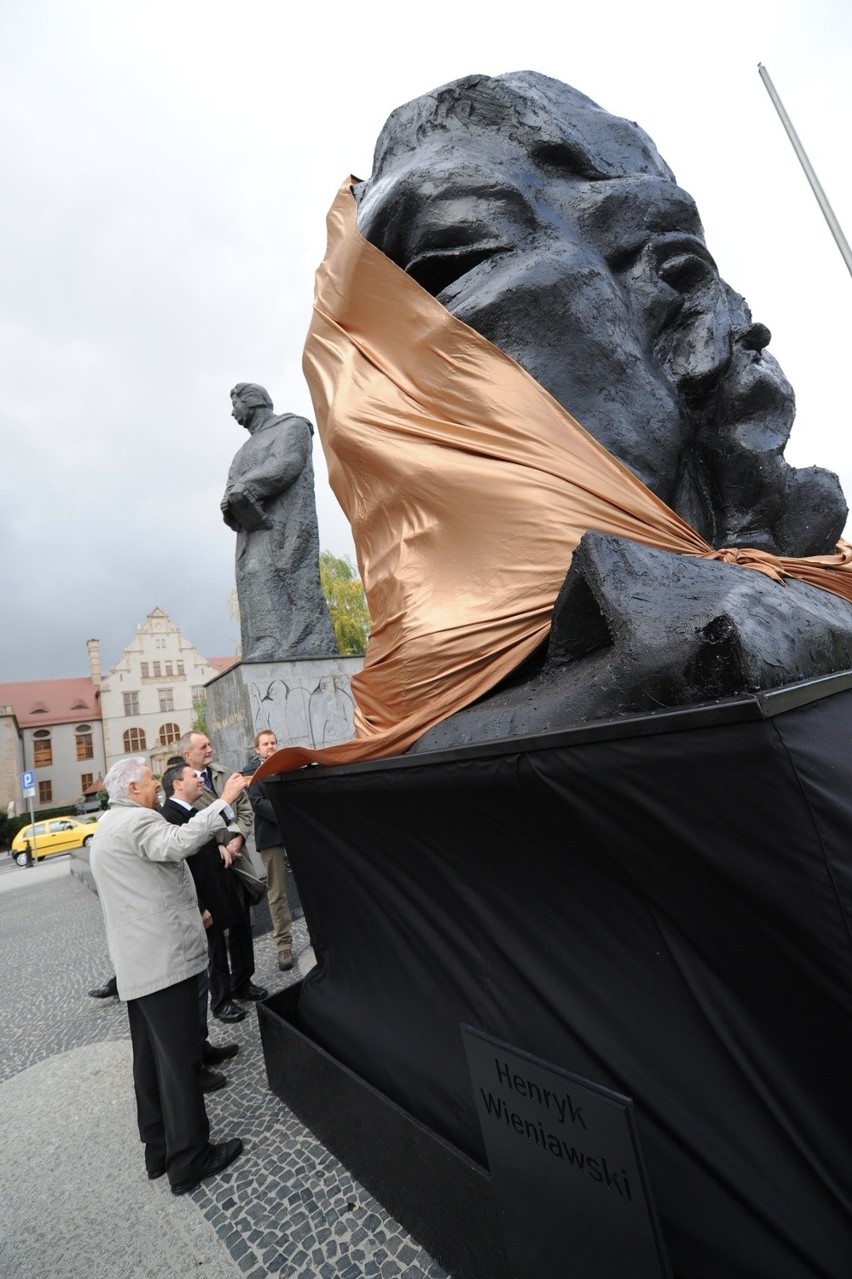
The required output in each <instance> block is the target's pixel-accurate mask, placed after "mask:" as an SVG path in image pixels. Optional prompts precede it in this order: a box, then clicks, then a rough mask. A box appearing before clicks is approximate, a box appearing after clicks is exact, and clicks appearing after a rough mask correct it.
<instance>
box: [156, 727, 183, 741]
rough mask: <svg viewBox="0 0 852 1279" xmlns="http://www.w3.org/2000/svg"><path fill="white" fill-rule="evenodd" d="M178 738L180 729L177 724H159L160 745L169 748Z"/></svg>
mask: <svg viewBox="0 0 852 1279" xmlns="http://www.w3.org/2000/svg"><path fill="white" fill-rule="evenodd" d="M179 737H180V727H179V725H177V724H161V725H160V745H161V746H171V744H172V742H176V741H177V740H178V738H179Z"/></svg>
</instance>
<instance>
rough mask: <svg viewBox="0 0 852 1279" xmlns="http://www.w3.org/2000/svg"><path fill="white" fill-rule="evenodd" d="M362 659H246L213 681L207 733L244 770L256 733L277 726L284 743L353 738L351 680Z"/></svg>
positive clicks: (227, 760)
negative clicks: (259, 660) (271, 660)
mask: <svg viewBox="0 0 852 1279" xmlns="http://www.w3.org/2000/svg"><path fill="white" fill-rule="evenodd" d="M363 664H364V659H363V658H362V657H341V656H340V655H334V656H330V657H290V658H285V659H283V660H282V661H278V662H240V663H239V664H238V665H237V666H232V667H231V669H230V670H228V671H225V673H224V674H223V675H219V676H217V678H216V679H214V680H212V681H211V682H210V683H209V684H208V685H207V731H208V733H209V735H210V740H211V741H212V742H213V745H214V748H215V751H216V759H217V760H218V761H219V762H220V763H221V764H222V765H223V766H224V767H225V768H229V769H241V768H244V767H245V765H246V763H247V762H248V760H250V759H251V757H252V756H253V755H254V753H255V752H254V746H253V742H254V737H255V734H256V733H259V732H260V731H261V729H271V730H272V732H273V733H274V734H275V736H276V737H277V738H278V745H279V746H310V747H314V748H317V749H319V748H320V747H323V746H332V745H334V744H335V743H336V742H344V741H348V739H349V738H351V737H352V736H353V727H352V715H353V711H354V708H355V703H354V700H353V698H352V694H351V693H350V691H349V682H350V680H351V678H352V676H353V675H355V674H357V673H358V671H360V669H361V667H362V666H363Z"/></svg>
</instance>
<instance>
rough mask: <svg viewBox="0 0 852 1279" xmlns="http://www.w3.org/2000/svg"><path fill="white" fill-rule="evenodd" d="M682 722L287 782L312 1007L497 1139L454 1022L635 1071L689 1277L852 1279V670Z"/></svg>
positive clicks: (393, 1093)
mask: <svg viewBox="0 0 852 1279" xmlns="http://www.w3.org/2000/svg"><path fill="white" fill-rule="evenodd" d="M672 722H673V723H675V724H676V726H678V731H665V732H661V733H657V734H656V735H650V736H644V735H643V736H634V737H629V736H628V737H624V736H622V737H620V738H617V739H614V740H603V741H600V740H599V741H588V740H585V741H584V740H582V739H581V740H579V741H575V742H573V743H572V744H565V743H562V744H560V743H559V741H558V740H554V744H553V745H542V744H538V745H537V746H536V747H535V748H534V749H525V746H524V743H523V742H518V743H517V748H516V749H515V748H514V746H513V748H512V749H511V750H510V751H508V752H506V751H505V748H504V751H503V753H500V752H496V751H492V752H491V753H489V748H488V747H481V748H479V749H478V750H475V749H471V750H470V751H464V752H457V753H456V754H455V757H453V758H439V757H436V758H435V759H433V760H430V759H429V757H428V756H421V757H419V758H418V759H416V760H415V759H413V758H412V759H408V760H405V759H402V760H391V761H387V762H382V763H381V764H380V765H376V764H373V765H367V766H364V765H361V766H354V767H351V768H348V769H340V768H339V769H334V770H321V769H314V770H310V771H307V772H303V773H300V774H295V775H291V776H290V777H287V778H284V779H281V780H280V781H279V782H276V783H274V784H271V785H270V787H269V790H270V793H271V795H272V797H273V802H274V803H275V806H276V809H277V811H278V815H279V820H280V822H281V825H282V828H283V829H284V831H285V836H286V842H287V848H288V851H289V854H290V858H291V861H292V864H293V868H294V871H295V874H296V876H297V878H298V882H299V888H300V892H301V896H302V901H303V904H304V907H305V914H306V917H307V921H308V924H309V927H310V931H311V936H312V938H313V941H314V945H315V949H316V952H317V956H318V959H319V961H320V965H319V967H318V969H317V970H315V972H314V973H313V974H312V975H311V976H310V977H309V978H308V980H307V981H306V982H305V983H304V988H303V992H302V996H301V999H300V1003H299V1017H300V1022H301V1025H302V1028H303V1029H304V1030H305V1031H306V1032H307V1033H308V1034H310V1035H311V1037H312V1038H314V1039H315V1040H316V1041H317V1042H318V1043H320V1044H321V1045H322V1046H323V1047H324V1048H325V1049H326V1050H328V1051H329V1052H331V1053H332V1054H333V1055H334V1056H335V1057H337V1058H338V1059H339V1060H341V1061H342V1062H343V1063H345V1064H346V1065H347V1066H348V1067H349V1068H350V1069H352V1070H354V1071H355V1072H357V1073H358V1074H359V1075H361V1076H362V1077H363V1078H365V1079H366V1080H367V1081H369V1082H370V1083H371V1084H373V1085H374V1086H376V1087H377V1088H379V1089H381V1090H382V1091H383V1092H384V1093H385V1094H386V1095H388V1096H389V1097H391V1098H392V1099H393V1100H394V1101H396V1102H398V1103H399V1104H401V1105H402V1106H404V1107H405V1108H406V1109H407V1110H409V1111H410V1112H411V1113H413V1114H414V1115H415V1116H417V1117H418V1118H419V1119H421V1120H422V1121H424V1122H425V1123H427V1124H428V1125H429V1126H430V1127H432V1128H433V1129H434V1130H435V1131H437V1132H438V1133H439V1134H441V1135H442V1136H443V1137H445V1138H447V1139H448V1140H450V1141H451V1142H453V1143H454V1144H455V1145H457V1146H458V1147H460V1148H461V1149H462V1150H464V1151H466V1152H467V1153H469V1154H471V1155H473V1156H474V1157H475V1158H478V1159H480V1160H483V1152H482V1147H481V1139H480V1133H479V1128H478V1124H477V1120H476V1115H475V1111H474V1107H473V1098H472V1094H471V1088H470V1082H469V1078H468V1075H467V1070H466V1066H465V1060H464V1054H463V1050H462V1043H461V1036H460V1032H459V1024H460V1023H461V1022H467V1023H469V1024H471V1025H473V1026H476V1027H479V1028H481V1029H482V1030H485V1031H487V1032H489V1033H490V1034H492V1035H495V1036H497V1037H498V1038H500V1039H503V1040H505V1041H507V1042H508V1043H510V1044H513V1045H515V1046H517V1047H518V1048H521V1049H524V1050H526V1051H528V1052H530V1053H533V1054H535V1055H537V1056H539V1057H542V1058H544V1059H545V1060H548V1061H552V1062H554V1063H556V1064H557V1065H560V1066H562V1067H564V1068H566V1069H568V1070H570V1071H573V1072H575V1073H577V1074H579V1075H581V1076H584V1077H586V1078H589V1079H591V1080H594V1081H597V1082H599V1083H601V1084H604V1085H607V1086H608V1087H611V1088H614V1089H616V1090H617V1091H619V1092H621V1093H624V1094H626V1095H627V1096H629V1097H632V1098H633V1099H634V1101H635V1105H636V1110H637V1118H638V1123H639V1131H640V1138H641V1141H642V1144H643V1149H644V1153H645V1156H646V1162H647V1167H648V1172H649V1177H650V1182H651V1187H652V1192H653V1195H654V1198H655V1201H656V1204H657V1207H658V1210H659V1213H660V1216H661V1220H662V1229H663V1235H664V1237H665V1240H666V1245H667V1247H668V1249H669V1252H670V1255H671V1259H672V1264H673V1267H674V1271H675V1274H676V1275H677V1276H679V1279H710V1277H711V1276H712V1279H723V1277H724V1279H755V1277H758V1276H759V1277H760V1279H821V1277H823V1276H825V1277H828V1276H831V1277H832V1279H849V1276H850V1275H852V1193H850V1182H852V1171H850V1170H851V1169H852V1163H850V1140H849V1137H850V1119H849V1116H850V1103H849V1093H850V1088H852V937H850V915H852V867H850V860H851V859H852V786H850V781H852V776H850V774H852V762H850V751H849V742H850V724H851V723H852V692H841V693H838V694H836V695H834V696H831V697H827V698H825V699H824V700H822V701H817V702H813V703H811V704H810V705H807V706H804V707H802V708H800V709H796V710H791V711H788V712H786V713H784V714H781V715H777V716H775V717H774V718H767V719H757V720H755V721H752V722H733V723H730V722H729V723H721V724H717V725H716V726H713V727H703V728H689V727H686V726H685V725H687V724H688V723H689V721H688V719H687V720H684V719H682V718H681V719H677V718H676V717H675V718H674V719H673V720H672ZM580 1279H581V1277H580Z"/></svg>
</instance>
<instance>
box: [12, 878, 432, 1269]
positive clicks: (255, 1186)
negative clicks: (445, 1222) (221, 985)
mask: <svg viewBox="0 0 852 1279" xmlns="http://www.w3.org/2000/svg"><path fill="white" fill-rule="evenodd" d="M61 861H62V863H64V865H65V866H66V867H67V866H68V861H67V859H65V858H62V859H61ZM44 870H47V871H48V873H47V874H44ZM9 876H15V879H14V880H12V879H10V878H9ZM295 931H296V938H297V942H298V944H299V945H302V944H306V941H307V938H306V933H305V928H304V924H303V923H302V922H301V921H299V922H298V923H297V924H296V930H295ZM255 955H256V962H257V973H256V976H255V980H256V981H257V982H259V983H260V984H262V985H264V986H267V987H268V988H269V989H270V990H275V989H279V988H280V987H281V985H283V984H284V982H285V981H287V982H289V981H292V980H297V979H298V975H297V974H296V973H294V974H289V973H288V974H280V973H279V972H278V969H277V965H276V963H275V955H274V948H273V945H272V939H271V937H270V936H266V937H260V938H258V939H257V940H256V943H255ZM0 971H2V973H3V996H2V1003H0V1009H2V1015H1V1016H0V1205H2V1207H0V1274H2V1275H3V1276H7V1275H8V1276H10V1279H11V1276H17V1275H26V1276H27V1279H83V1276H86V1279H89V1276H96V1277H100V1276H102V1277H104V1279H111V1277H116V1279H117V1277H119V1276H120V1277H121V1279H138V1277H141V1276H146V1277H147V1276H148V1275H150V1276H152V1277H153V1276H159V1277H160V1279H162V1277H163V1276H169V1279H183V1276H184V1275H186V1276H189V1275H190V1274H193V1275H199V1274H200V1275H202V1276H206V1277H207V1279H235V1277H236V1276H245V1277H246V1279H265V1277H266V1276H268V1275H280V1276H285V1277H286V1279H315V1277H316V1279H361V1277H362V1276H363V1277H364V1279H368V1277H369V1279H373V1277H375V1279H398V1277H403V1276H404V1277H405V1279H446V1275H445V1272H444V1271H443V1270H442V1269H441V1268H440V1267H439V1266H438V1265H437V1264H436V1263H435V1262H434V1261H433V1260H432V1259H431V1258H430V1257H429V1256H428V1255H427V1254H426V1253H425V1252H424V1251H423V1250H422V1249H421V1248H420V1247H419V1246H417V1245H416V1244H415V1243H414V1242H413V1241H412V1240H411V1238H410V1237H409V1236H408V1235H407V1234H406V1233H405V1231H404V1230H403V1229H402V1227H401V1226H399V1224H398V1223H397V1222H395V1221H394V1220H393V1219H392V1218H390V1217H388V1215H387V1213H386V1212H385V1211H384V1209H383V1208H382V1207H381V1206H380V1205H379V1204H378V1203H377V1202H376V1201H375V1200H374V1199H372V1198H371V1197H370V1196H369V1195H368V1194H367V1193H366V1191H364V1190H363V1189H362V1188H361V1187H360V1186H359V1185H358V1183H357V1182H355V1181H354V1179H353V1178H352V1177H351V1176H350V1175H349V1173H348V1172H347V1171H346V1169H345V1168H343V1167H342V1166H341V1165H340V1164H339V1163H338V1162H337V1161H336V1160H335V1159H334V1158H333V1157H332V1156H331V1155H330V1154H329V1153H328V1151H327V1150H326V1149H325V1148H324V1147H323V1146H322V1145H321V1144H320V1143H319V1142H318V1141H316V1139H315V1138H314V1137H313V1136H312V1135H311V1133H310V1132H309V1131H308V1130H307V1129H306V1128H304V1127H303V1126H302V1125H301V1124H300V1123H299V1122H298V1120H297V1119H296V1118H295V1117H294V1116H293V1115H292V1114H291V1113H290V1111H289V1110H288V1109H287V1108H286V1107H285V1106H284V1105H283V1103H282V1102H281V1101H279V1100H278V1098H277V1097H276V1096H274V1094H273V1093H271V1092H270V1091H269V1088H268V1085H267V1081H266V1072H265V1067H264V1061H263V1054H262V1051H261V1045H260V1035H259V1031H258V1024H257V1016H256V1013H255V1012H254V1010H250V1012H249V1015H248V1017H246V1019H245V1020H244V1021H242V1022H240V1023H238V1024H237V1025H236V1026H227V1027H223V1026H220V1025H219V1023H217V1022H215V1021H211V1037H212V1039H213V1041H214V1042H219V1043H222V1042H225V1041H226V1040H227V1041H233V1042H237V1043H239V1045H240V1052H239V1054H238V1055H237V1056H236V1057H235V1058H233V1059H232V1060H230V1061H227V1062H226V1063H224V1066H223V1067H222V1069H223V1070H224V1072H225V1073H226V1074H227V1076H228V1080H229V1083H228V1086H227V1087H226V1088H223V1089H221V1090H220V1091H219V1092H216V1093H212V1094H208V1097H207V1110H208V1114H209V1116H210V1125H211V1132H212V1136H213V1139H214V1140H222V1139H224V1138H225V1137H227V1136H231V1135H239V1136H241V1137H242V1138H243V1140H244V1143H245V1152H244V1154H243V1155H242V1156H241V1158H240V1159H238V1160H237V1161H236V1162H235V1163H234V1164H233V1165H232V1167H231V1168H230V1169H228V1170H227V1171H226V1172H225V1173H223V1174H221V1175H220V1176H219V1177H214V1178H211V1179H210V1180H208V1181H205V1182H202V1184H201V1185H200V1186H199V1187H198V1188H197V1189H196V1190H195V1191H193V1192H192V1194H191V1195H187V1196H185V1197H183V1198H175V1197H174V1196H172V1195H170V1194H169V1193H168V1187H167V1186H166V1185H165V1179H162V1180H159V1181H155V1182H149V1181H148V1180H147V1179H146V1177H145V1172H144V1165H143V1157H142V1147H141V1144H140V1143H139V1141H138V1136H137V1133H136V1127H135V1113H134V1106H133V1092H132V1083H131V1076H130V1060H131V1054H130V1042H129V1034H128V1027H127V1015H126V1011H125V1008H124V1005H123V1004H121V1003H119V1001H118V1000H114V999H108V1000H95V999H90V998H89V997H88V995H87V993H86V992H87V991H88V990H89V989H90V988H91V987H92V986H97V985H100V984H101V983H102V982H103V981H104V980H105V979H106V978H107V977H108V976H109V974H110V972H111V965H110V961H109V958H108V955H107V951H106V943H105V938H104V931H103V924H102V920H101V912H100V907H99V905H98V901H97V898H96V897H94V896H93V895H92V894H91V893H90V892H89V891H88V890H87V889H86V888H85V887H84V886H83V885H82V884H81V883H80V881H79V880H77V879H76V878H74V877H72V876H71V875H70V873H68V871H67V870H66V871H65V872H63V871H62V870H61V868H60V866H59V864H58V862H54V863H49V862H46V863H42V864H41V866H37V867H34V868H33V869H26V870H25V869H23V868H18V867H15V866H7V865H4V866H3V867H2V869H0Z"/></svg>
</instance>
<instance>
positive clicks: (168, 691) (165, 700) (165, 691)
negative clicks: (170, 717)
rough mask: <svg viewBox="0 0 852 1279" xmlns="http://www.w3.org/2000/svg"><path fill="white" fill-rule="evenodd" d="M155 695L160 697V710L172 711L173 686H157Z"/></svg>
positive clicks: (173, 699)
mask: <svg viewBox="0 0 852 1279" xmlns="http://www.w3.org/2000/svg"><path fill="white" fill-rule="evenodd" d="M157 696H158V697H159V699H160V710H161V711H173V710H174V708H175V693H174V689H173V688H158V689H157Z"/></svg>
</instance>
